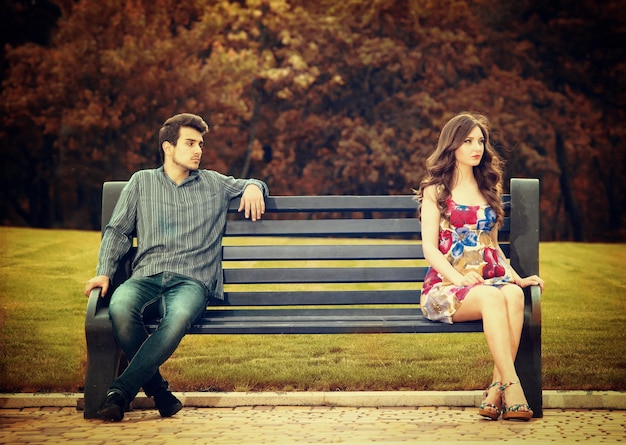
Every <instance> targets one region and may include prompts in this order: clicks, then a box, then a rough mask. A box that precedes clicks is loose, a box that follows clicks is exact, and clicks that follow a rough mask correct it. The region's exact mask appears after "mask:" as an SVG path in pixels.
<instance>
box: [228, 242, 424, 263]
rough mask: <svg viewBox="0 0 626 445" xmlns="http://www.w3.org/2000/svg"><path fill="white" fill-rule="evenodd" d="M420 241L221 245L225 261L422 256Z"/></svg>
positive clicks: (412, 257)
mask: <svg viewBox="0 0 626 445" xmlns="http://www.w3.org/2000/svg"><path fill="white" fill-rule="evenodd" d="M423 258H424V252H423V250H422V245H421V244H408V245H406V244H390V245H380V244H374V245H356V246H355V245H328V246H324V245H315V246H314V245H288V246H276V245H274V246H224V248H223V259H224V260H225V261H238V260H242V261H249V260H297V259H300V260H360V259H368V260H374V259H380V260H391V259H423Z"/></svg>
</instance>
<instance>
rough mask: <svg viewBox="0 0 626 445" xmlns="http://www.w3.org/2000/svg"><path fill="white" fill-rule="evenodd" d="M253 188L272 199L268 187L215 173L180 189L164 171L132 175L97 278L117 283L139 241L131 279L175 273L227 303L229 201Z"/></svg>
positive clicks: (108, 230)
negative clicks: (225, 272) (123, 260)
mask: <svg viewBox="0 0 626 445" xmlns="http://www.w3.org/2000/svg"><path fill="white" fill-rule="evenodd" d="M249 184H255V185H257V186H258V187H259V188H260V189H261V190H262V191H263V195H264V196H267V195H268V188H267V185H265V183H264V182H262V181H259V180H256V179H236V178H233V177H232V176H225V175H222V174H220V173H218V172H215V171H211V170H196V171H191V172H190V175H189V177H188V178H186V179H185V180H184V181H183V182H182V183H181V184H180V185H177V184H176V183H175V182H174V181H172V180H171V179H170V178H169V177H168V176H167V175H166V174H165V172H164V171H163V167H160V168H158V169H154V170H141V171H138V172H136V173H135V174H133V175H132V177H131V178H130V180H129V181H128V184H127V185H126V186H125V187H124V189H123V190H122V193H121V195H120V198H119V200H118V202H117V204H116V206H115V210H114V211H113V215H112V216H111V220H110V221H109V223H108V224H107V226H106V227H105V230H104V234H103V237H102V242H101V244H100V252H99V255H98V268H97V274H98V275H106V276H108V277H111V278H112V277H113V275H114V273H115V270H116V269H117V267H118V264H119V262H120V259H121V258H122V257H123V256H124V255H125V254H126V253H127V252H128V250H129V249H130V247H131V243H132V240H131V239H130V235H131V234H133V233H136V235H137V253H136V255H135V258H134V260H133V264H132V275H131V276H133V277H146V276H151V275H155V274H158V273H161V272H173V273H177V274H181V275H184V276H187V277H190V278H193V279H195V280H198V281H200V282H202V283H203V284H204V285H205V286H206V288H207V291H208V292H209V294H211V295H212V296H213V297H214V298H218V299H223V298H224V293H223V273H222V234H223V232H224V225H225V223H226V215H227V211H228V206H229V204H230V200H231V199H232V198H235V197H237V196H241V194H242V193H243V191H244V190H245V188H246V187H247V186H248V185H249Z"/></svg>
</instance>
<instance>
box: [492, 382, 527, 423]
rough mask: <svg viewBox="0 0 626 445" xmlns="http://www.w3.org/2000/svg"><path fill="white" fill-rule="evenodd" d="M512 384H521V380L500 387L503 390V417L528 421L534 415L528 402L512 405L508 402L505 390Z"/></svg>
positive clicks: (504, 418)
mask: <svg viewBox="0 0 626 445" xmlns="http://www.w3.org/2000/svg"><path fill="white" fill-rule="evenodd" d="M511 385H519V382H509V383H506V384H504V385H502V386H501V387H500V391H501V392H502V419H503V420H523V421H528V420H529V419H530V418H531V417H532V416H533V411H532V410H531V409H530V406H528V403H518V404H517V405H510V406H509V405H507V403H506V397H505V395H504V391H505V390H506V389H507V388H508V387H509V386H511Z"/></svg>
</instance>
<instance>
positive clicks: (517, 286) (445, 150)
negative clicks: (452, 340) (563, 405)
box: [416, 113, 544, 420]
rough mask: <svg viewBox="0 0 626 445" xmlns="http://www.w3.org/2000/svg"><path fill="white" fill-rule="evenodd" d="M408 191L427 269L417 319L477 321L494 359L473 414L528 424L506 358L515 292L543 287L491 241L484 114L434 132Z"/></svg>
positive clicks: (497, 219) (495, 203)
mask: <svg viewBox="0 0 626 445" xmlns="http://www.w3.org/2000/svg"><path fill="white" fill-rule="evenodd" d="M426 167H427V177H426V178H425V179H424V180H423V181H422V182H421V184H420V187H419V190H417V191H416V195H417V200H418V201H419V202H420V219H421V222H422V243H423V248H424V256H425V258H426V260H427V261H428V263H429V264H430V269H429V270H428V272H427V275H426V278H425V279H424V286H423V289H422V297H421V307H422V312H423V313H424V316H425V317H426V318H428V319H430V320H436V321H441V322H444V323H453V322H462V321H470V320H481V319H482V320H483V329H484V332H485V337H486V339H487V345H488V347H489V351H490V352H491V355H492V357H493V360H494V365H495V366H494V370H493V380H492V383H491V385H490V386H489V387H488V388H487V390H486V391H485V400H484V401H483V402H482V404H481V405H480V409H479V414H480V415H482V416H484V417H487V418H490V419H493V420H496V419H498V417H500V414H502V418H503V419H518V420H528V419H530V418H531V417H532V415H533V412H532V410H531V409H530V407H529V406H528V403H527V401H526V396H525V395H524V391H523V389H522V387H521V385H520V384H519V377H518V376H517V371H516V370H515V365H514V360H515V355H516V354H517V349H518V347H519V342H520V337H521V333H522V325H523V323H524V293H523V291H522V288H523V287H527V286H530V285H539V286H540V287H541V288H542V289H543V285H544V282H543V280H542V279H541V278H539V277H538V276H536V275H533V276H530V277H526V278H521V277H520V276H519V275H518V274H517V273H516V272H515V271H514V270H513V268H512V267H511V266H510V265H509V264H508V262H507V261H506V259H505V256H504V253H503V252H502V249H501V248H500V245H499V243H498V226H499V225H500V224H502V221H503V215H504V210H503V209H502V204H501V201H500V195H501V191H502V170H501V161H500V159H499V158H498V157H497V155H496V154H495V151H494V150H493V148H492V147H491V145H490V144H489V131H488V122H487V119H486V118H485V117H484V116H481V115H475V114H471V113H461V114H459V115H457V116H455V117H454V118H452V119H451V120H450V121H449V122H448V123H447V124H446V125H445V126H444V127H443V129H442V131H441V135H440V136H439V141H438V144H437V148H436V150H435V152H434V153H433V154H432V155H431V156H430V157H429V158H428V160H427V161H426Z"/></svg>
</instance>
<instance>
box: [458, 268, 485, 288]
mask: <svg viewBox="0 0 626 445" xmlns="http://www.w3.org/2000/svg"><path fill="white" fill-rule="evenodd" d="M484 282H485V279H484V278H483V277H481V276H480V274H479V273H478V272H476V271H471V272H469V273H467V275H463V276H462V277H461V279H460V280H457V281H456V282H455V283H454V284H455V285H456V286H471V285H473V284H482V283H484Z"/></svg>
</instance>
